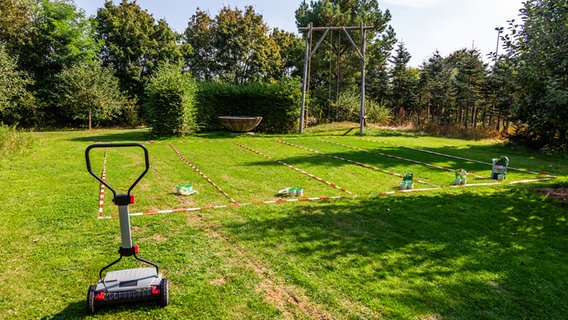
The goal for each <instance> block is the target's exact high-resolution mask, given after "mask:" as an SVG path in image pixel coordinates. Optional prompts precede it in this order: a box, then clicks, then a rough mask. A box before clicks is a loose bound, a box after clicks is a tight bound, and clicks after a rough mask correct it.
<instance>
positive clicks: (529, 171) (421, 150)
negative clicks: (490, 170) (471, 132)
mask: <svg viewBox="0 0 568 320" xmlns="http://www.w3.org/2000/svg"><path fill="white" fill-rule="evenodd" d="M362 139H363V140H367V141H371V142H379V143H383V144H389V143H387V142H384V141H379V140H376V139H364V138H362ZM390 145H393V146H396V147H399V148H405V149H409V150H414V151H419V152H424V153H429V154H434V155H437V156H442V157H446V158H452V159H458V160H465V161H470V162H475V163H480V164H487V165H490V166H491V165H493V164H492V163H489V162H485V161H479V160H474V159H468V158H463V157H458V156H454V155H451V154H445V153H440V152H436V151H430V150H424V149H418V148H413V147H408V146H402V145H399V144H390ZM507 168H508V169H509V170H513V171H519V172H524V173H530V174H535V175H538V176H544V177H547V178H556V176H554V175H551V174H548V173H541V172H536V171H531V170H527V169H520V168H514V167H507Z"/></svg>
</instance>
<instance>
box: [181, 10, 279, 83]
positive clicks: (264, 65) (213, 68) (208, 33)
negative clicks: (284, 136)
mask: <svg viewBox="0 0 568 320" xmlns="http://www.w3.org/2000/svg"><path fill="white" fill-rule="evenodd" d="M268 33H269V30H268V26H267V25H266V24H265V23H264V22H263V18H262V15H259V14H257V13H256V12H255V11H254V9H253V7H252V6H248V7H245V10H244V11H242V10H240V9H238V8H235V9H231V8H230V7H227V6H224V7H223V8H222V9H221V11H219V14H217V16H216V17H215V19H212V18H211V17H210V16H209V15H208V14H207V13H205V12H203V11H200V10H199V9H198V10H197V12H196V14H195V15H193V16H192V18H191V19H190V21H189V23H188V27H187V29H186V31H185V33H184V40H185V41H186V43H188V44H189V45H191V47H192V48H193V52H192V53H190V54H188V55H186V65H188V66H189V69H190V71H191V72H193V74H194V76H195V77H196V78H198V79H221V80H227V81H230V82H234V83H236V84H244V83H247V82H254V81H258V80H266V79H272V78H279V77H281V74H282V70H283V61H282V59H281V56H280V47H279V46H278V44H277V43H276V42H275V40H274V39H273V38H271V37H269V35H268Z"/></svg>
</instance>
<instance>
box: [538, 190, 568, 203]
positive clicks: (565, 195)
mask: <svg viewBox="0 0 568 320" xmlns="http://www.w3.org/2000/svg"><path fill="white" fill-rule="evenodd" d="M538 192H539V193H541V194H543V195H544V196H545V197H546V198H549V199H554V200H558V201H562V202H568V188H543V189H538Z"/></svg>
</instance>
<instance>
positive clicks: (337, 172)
mask: <svg viewBox="0 0 568 320" xmlns="http://www.w3.org/2000/svg"><path fill="white" fill-rule="evenodd" d="M298 141H299V139H298V140H297V139H294V140H290V142H293V143H295V144H297V142H298ZM272 143H273V146H272V148H274V149H276V150H278V152H279V153H280V154H282V157H283V158H284V160H285V161H286V162H287V163H290V164H292V165H294V166H296V167H301V168H303V169H304V170H306V171H308V172H310V173H312V174H314V175H316V176H318V177H321V178H323V179H326V180H327V181H330V182H333V183H335V184H337V185H340V186H341V187H343V188H345V189H346V190H348V191H350V192H351V193H353V194H357V195H369V194H377V193H379V192H382V191H385V186H387V187H386V189H387V190H388V191H390V190H393V188H395V187H398V185H399V183H400V181H401V177H398V176H395V175H391V174H388V173H385V172H381V171H377V170H373V169H370V168H364V167H362V166H360V165H357V164H354V163H349V162H345V161H343V160H340V159H337V158H333V157H329V156H327V155H322V154H318V153H314V152H312V151H309V150H306V149H303V148H298V147H295V146H292V145H289V144H283V143H280V142H277V141H276V140H273V142H272ZM390 186H392V187H390Z"/></svg>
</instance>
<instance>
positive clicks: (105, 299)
mask: <svg viewBox="0 0 568 320" xmlns="http://www.w3.org/2000/svg"><path fill="white" fill-rule="evenodd" d="M129 147H134V148H141V149H142V150H143V151H144V162H145V169H144V171H143V172H142V173H141V174H140V176H139V177H138V178H137V179H136V181H134V183H133V184H132V185H131V186H130V188H129V189H128V192H127V193H125V194H117V193H116V191H115V190H114V188H113V187H112V186H110V185H109V184H108V183H107V182H106V181H104V180H103V179H102V178H101V177H100V176H98V175H97V174H95V173H94V172H93V170H92V169H91V160H90V151H91V150H92V149H95V148H129ZM85 159H86V162H87V170H88V171H89V173H90V174H91V175H92V176H93V177H95V179H97V180H98V181H99V182H100V183H102V184H103V185H105V186H106V187H107V188H108V189H109V190H111V191H112V193H113V196H114V198H113V202H114V204H116V205H117V206H118V217H119V220H120V235H121V241H122V243H121V244H122V245H121V246H120V248H119V250H118V253H119V254H120V257H119V258H118V259H117V260H115V261H113V262H111V263H110V264H109V265H107V266H106V267H104V268H102V269H101V270H100V271H99V281H98V283H97V284H96V285H93V286H90V287H89V291H88V293H87V307H88V311H89V313H91V314H93V313H95V311H96V310H98V309H99V308H101V307H104V306H109V305H123V304H131V303H138V302H156V303H158V304H159V305H160V306H162V307H165V306H167V305H168V302H169V301H168V299H169V298H168V280H167V279H166V278H163V277H162V274H161V273H159V269H158V265H157V264H155V263H154V262H151V261H149V260H146V259H143V258H140V257H139V256H138V255H137V254H138V252H139V248H138V246H137V245H132V236H131V231H130V216H129V210H128V205H130V204H132V203H134V196H133V195H131V194H130V192H131V191H132V189H133V188H134V187H135V186H136V184H138V182H139V181H140V180H141V179H142V177H144V175H146V173H147V172H148V170H149V169H150V161H149V157H148V149H146V147H145V146H144V145H142V144H139V143H112V144H94V145H90V146H89V147H87V149H86V150H85ZM123 257H134V259H136V260H138V261H140V262H142V263H144V264H147V265H149V266H150V267H147V268H134V269H123V270H117V271H108V272H106V274H104V273H105V271H106V270H107V269H109V268H110V267H112V266H114V265H115V264H117V263H118V262H119V261H120V260H122V258H123ZM103 274H104V277H103Z"/></svg>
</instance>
